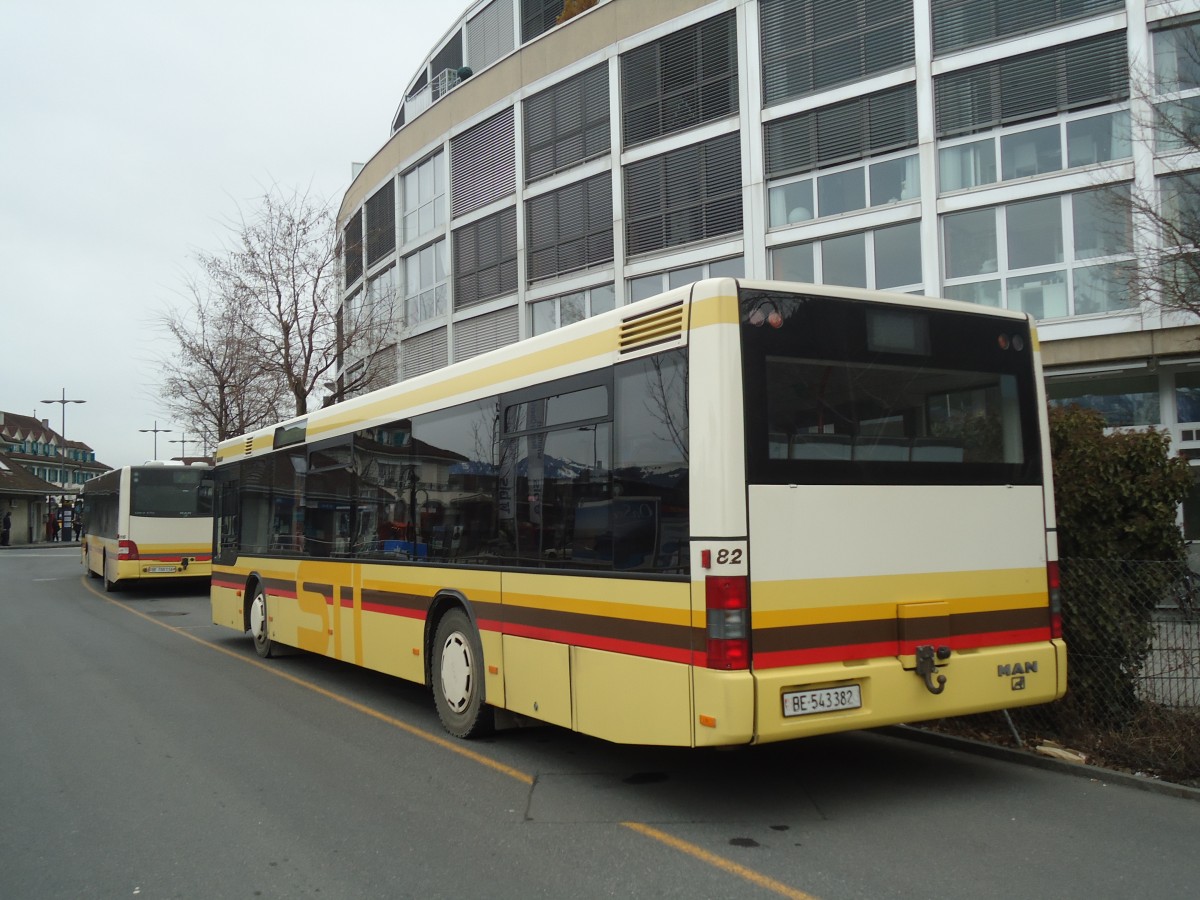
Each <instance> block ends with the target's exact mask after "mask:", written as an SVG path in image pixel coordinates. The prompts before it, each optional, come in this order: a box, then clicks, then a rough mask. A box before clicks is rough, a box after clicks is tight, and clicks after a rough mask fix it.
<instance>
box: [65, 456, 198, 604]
mask: <svg viewBox="0 0 1200 900" xmlns="http://www.w3.org/2000/svg"><path fill="white" fill-rule="evenodd" d="M212 485H213V470H212V467H211V466H208V465H203V464H192V465H186V466H185V465H180V464H172V463H146V464H145V465H142V466H124V467H122V468H120V469H113V470H112V471H110V472H105V473H104V474H103V475H101V476H99V477H97V478H93V479H92V480H91V481H89V482H87V483H86V484H85V485H84V486H83V528H84V534H83V538H82V551H83V565H84V567H85V568H86V570H87V574H88V576H89V577H92V578H103V579H104V587H105V589H106V590H110V591H111V590H114V589H116V588H118V587H126V586H128V585H130V584H133V583H135V582H138V581H145V580H152V579H153V580H161V579H178V578H208V577H209V576H210V575H211V573H212V532H213V519H212V489H213V488H212Z"/></svg>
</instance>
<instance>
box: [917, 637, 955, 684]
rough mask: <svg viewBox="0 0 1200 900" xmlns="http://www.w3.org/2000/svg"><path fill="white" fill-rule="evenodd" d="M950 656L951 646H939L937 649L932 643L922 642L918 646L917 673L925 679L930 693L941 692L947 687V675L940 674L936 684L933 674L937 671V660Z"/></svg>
mask: <svg viewBox="0 0 1200 900" xmlns="http://www.w3.org/2000/svg"><path fill="white" fill-rule="evenodd" d="M949 658H950V648H949V647H938V648H937V649H936V650H934V649H933V645H932V644H921V645H920V646H919V647H917V674H918V675H920V676H921V677H922V678H923V679H925V687H926V688H927V689H928V691H929V693H931V694H940V693H941V692H942V691H944V690H945V689H946V676H945V675H938V677H937V684H936V685H935V684H934V683H933V676H934V673H936V672H937V660H939V659H949Z"/></svg>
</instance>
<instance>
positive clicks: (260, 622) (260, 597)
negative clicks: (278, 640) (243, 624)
mask: <svg viewBox="0 0 1200 900" xmlns="http://www.w3.org/2000/svg"><path fill="white" fill-rule="evenodd" d="M250 636H251V637H252V638H254V652H255V653H257V654H258V655H259V656H261V657H262V658H263V659H267V658H269V657H270V656H271V654H272V651H273V650H274V648H275V642H274V641H272V640H271V636H270V631H269V628H268V625H267V592H266V589H265V588H263V587H262V586H261V585H258V586H256V587H255V588H254V599H253V600H251V601H250Z"/></svg>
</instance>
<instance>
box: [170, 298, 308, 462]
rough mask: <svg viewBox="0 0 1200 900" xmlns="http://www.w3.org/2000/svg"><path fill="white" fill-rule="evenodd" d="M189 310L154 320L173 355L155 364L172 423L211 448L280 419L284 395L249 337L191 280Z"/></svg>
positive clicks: (226, 310)
mask: <svg viewBox="0 0 1200 900" xmlns="http://www.w3.org/2000/svg"><path fill="white" fill-rule="evenodd" d="M188 293H189V295H190V301H191V302H190V305H189V306H188V307H187V308H186V309H172V310H170V311H168V312H166V313H164V314H162V316H161V317H160V319H159V324H160V326H161V327H162V328H163V329H165V330H166V332H167V333H168V334H169V335H170V336H171V337H172V339H173V340H174V343H175V352H174V354H172V355H171V356H170V357H169V358H164V359H162V360H161V364H162V368H163V372H164V373H165V376H164V379H163V383H162V393H161V396H162V401H163V403H164V405H165V406H166V409H167V411H168V412H170V414H171V416H172V417H173V418H174V420H175V421H177V422H180V423H183V424H185V425H186V426H187V429H188V430H190V431H194V432H196V433H198V434H199V435H200V436H201V438H202V439H203V441H204V444H205V446H215V445H216V444H217V443H218V442H220V441H223V440H225V439H226V438H230V437H235V436H236V435H239V434H243V433H245V432H247V431H251V430H253V429H255V428H260V427H262V426H264V425H266V424H268V423H270V422H273V421H276V420H277V419H279V418H282V414H283V410H284V408H285V404H284V401H285V400H286V393H285V392H284V390H283V384H282V382H281V381H280V380H279V379H278V378H277V377H276V376H275V374H274V373H272V372H268V371H267V370H266V369H264V367H263V366H262V365H261V364H260V360H259V356H258V354H256V353H253V352H251V349H252V347H253V339H252V335H250V334H249V333H247V332H246V331H245V330H244V329H243V328H242V324H241V321H240V319H239V317H238V316H236V315H234V314H233V310H232V309H231V308H230V307H229V306H228V304H226V303H225V302H224V299H223V298H221V297H218V296H214V295H212V294H210V293H208V292H206V290H205V289H204V287H203V285H202V284H201V283H198V282H196V281H192V282H190V284H189V285H188Z"/></svg>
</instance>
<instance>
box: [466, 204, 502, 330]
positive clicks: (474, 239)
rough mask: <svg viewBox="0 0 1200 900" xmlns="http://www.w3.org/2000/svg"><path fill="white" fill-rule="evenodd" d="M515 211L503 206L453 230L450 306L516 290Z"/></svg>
mask: <svg viewBox="0 0 1200 900" xmlns="http://www.w3.org/2000/svg"><path fill="white" fill-rule="evenodd" d="M516 290H517V211H516V210H515V209H512V208H510V209H505V210H501V211H500V212H498V213H495V214H493V215H490V216H488V217H487V218H485V219H480V220H479V221H478V222H472V223H471V224H470V225H464V226H463V227H461V228H458V229H455V231H454V307H455V309H462V308H464V307H467V306H473V305H474V304H476V303H482V302H483V301H484V300H490V299H492V298H493V297H503V296H504V295H505V294H513V293H516Z"/></svg>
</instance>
